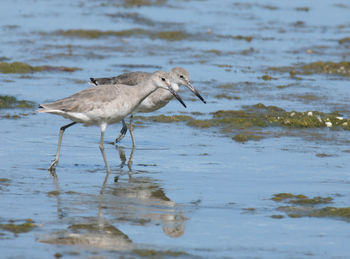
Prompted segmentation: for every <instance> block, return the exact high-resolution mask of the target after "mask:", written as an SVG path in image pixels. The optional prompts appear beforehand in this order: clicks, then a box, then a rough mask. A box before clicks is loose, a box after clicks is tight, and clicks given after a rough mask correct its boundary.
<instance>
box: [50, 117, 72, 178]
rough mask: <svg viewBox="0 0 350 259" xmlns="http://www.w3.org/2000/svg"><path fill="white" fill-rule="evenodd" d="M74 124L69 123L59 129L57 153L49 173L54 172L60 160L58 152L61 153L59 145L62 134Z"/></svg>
mask: <svg viewBox="0 0 350 259" xmlns="http://www.w3.org/2000/svg"><path fill="white" fill-rule="evenodd" d="M74 124H76V122H72V123H69V124H67V125H65V126H62V127H61V129H60V135H59V137H58V145H57V152H56V157H55V159H54V160H53V161H52V163H51V165H50V167H49V171H50V172H53V171H55V169H56V165H57V164H58V160H59V158H60V151H61V144H62V137H63V133H64V131H65V130H66V129H67V128H69V127H70V126H73V125H74Z"/></svg>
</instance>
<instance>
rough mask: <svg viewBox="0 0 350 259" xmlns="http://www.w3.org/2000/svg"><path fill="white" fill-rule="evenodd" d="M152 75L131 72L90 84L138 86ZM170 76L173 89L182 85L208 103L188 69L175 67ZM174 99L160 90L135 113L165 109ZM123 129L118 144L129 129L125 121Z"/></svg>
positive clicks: (96, 80) (99, 79) (130, 129)
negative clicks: (193, 83) (195, 85)
mask: <svg viewBox="0 0 350 259" xmlns="http://www.w3.org/2000/svg"><path fill="white" fill-rule="evenodd" d="M151 75H152V73H147V72H131V73H125V74H121V75H119V76H116V77H105V78H90V83H91V84H93V85H95V86H97V85H108V84H126V85H131V86H132V85H137V84H138V83H140V82H144V81H146V80H147V79H148V78H149V77H150V76H151ZM168 76H169V78H170V82H171V86H172V88H173V89H174V90H175V91H176V92H177V91H178V90H179V86H180V85H184V86H186V87H187V88H188V89H190V90H191V91H192V92H193V93H194V94H195V95H196V96H197V97H198V98H199V99H200V100H201V101H202V102H203V103H206V101H205V100H204V98H203V97H202V96H201V95H200V94H199V92H198V91H197V90H196V89H195V88H194V87H193V86H192V84H191V82H190V77H189V73H188V71H187V70H186V69H184V68H182V67H175V68H173V69H171V70H170V72H169V73H168ZM172 98H173V95H172V94H171V93H170V92H169V91H166V90H164V89H158V90H156V91H154V92H153V93H152V94H150V95H149V96H148V97H147V98H146V99H144V100H143V101H142V102H141V104H140V105H139V106H138V107H137V108H136V109H135V110H134V111H133V113H132V114H134V113H148V112H153V111H156V110H158V109H160V108H162V107H164V106H165V105H166V104H167V103H168V102H169V101H170V100H171V99H172ZM132 117H133V115H131V117H130V124H129V132H130V136H131V140H132V143H133V146H135V138H134V134H133V130H132ZM122 123H123V128H122V129H121V130H120V135H119V137H118V138H117V139H116V140H115V141H116V142H117V143H118V142H119V141H121V140H122V139H123V138H124V136H125V134H126V132H127V130H128V127H127V125H126V123H125V120H122Z"/></svg>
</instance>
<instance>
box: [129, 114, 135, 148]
mask: <svg viewBox="0 0 350 259" xmlns="http://www.w3.org/2000/svg"><path fill="white" fill-rule="evenodd" d="M133 117H134V116H133V115H131V116H130V123H129V127H128V128H129V132H130V136H131V141H132V147H133V148H135V147H136V142H135V138H134V130H133V127H132V119H133Z"/></svg>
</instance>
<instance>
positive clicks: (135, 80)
mask: <svg viewBox="0 0 350 259" xmlns="http://www.w3.org/2000/svg"><path fill="white" fill-rule="evenodd" d="M151 75H152V74H151V73H148V72H141V71H137V72H130V73H124V74H121V75H119V76H115V77H101V78H90V81H91V83H93V84H94V85H106V84H124V85H137V84H139V83H140V82H144V81H147V79H149V78H150V77H151Z"/></svg>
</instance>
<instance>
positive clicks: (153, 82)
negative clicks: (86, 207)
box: [38, 71, 186, 171]
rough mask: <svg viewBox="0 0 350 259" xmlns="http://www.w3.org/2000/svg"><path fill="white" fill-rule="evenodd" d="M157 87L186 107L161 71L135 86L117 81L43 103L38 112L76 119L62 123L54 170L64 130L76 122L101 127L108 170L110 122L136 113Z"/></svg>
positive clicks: (118, 120) (104, 158) (53, 163)
mask: <svg viewBox="0 0 350 259" xmlns="http://www.w3.org/2000/svg"><path fill="white" fill-rule="evenodd" d="M157 89H164V90H165V91H168V92H169V93H170V94H172V95H174V96H175V97H176V99H177V100H179V102H181V103H182V105H183V106H184V107H186V105H185V104H184V102H183V101H182V99H181V98H180V97H179V96H178V95H177V93H176V91H175V90H174V89H173V88H172V86H171V83H170V79H169V76H168V74H167V73H165V72H163V71H157V72H155V73H153V74H152V75H151V76H150V77H149V78H148V79H147V80H145V81H142V82H139V83H138V84H136V85H134V86H129V85H125V84H113V85H111V84H110V85H103V86H96V87H91V88H88V89H85V90H82V91H80V92H78V93H76V94H73V95H72V96H69V97H67V98H64V99H60V100H58V101H55V102H52V103H47V104H40V105H39V110H38V112H44V113H52V114H57V115H60V116H62V117H64V118H67V119H70V120H72V121H73V122H71V123H69V124H67V125H65V126H62V127H61V129H60V133H59V139H58V145H57V152H56V157H55V159H54V160H53V162H52V164H51V166H50V167H49V170H50V171H53V170H54V169H55V168H56V165H57V163H58V160H59V155H60V149H61V143H62V136H63V133H64V131H65V130H66V129H67V128H69V127H71V126H73V125H74V124H76V123H83V124H85V125H87V126H89V125H97V126H100V128H101V140H100V146H99V147H100V150H101V153H102V157H103V160H104V162H105V165H106V168H107V171H110V168H109V166H108V162H107V159H106V155H105V152H104V145H103V137H104V132H105V130H106V128H107V125H108V124H114V123H118V122H120V121H121V120H123V119H124V118H125V117H126V116H127V115H129V114H130V113H132V112H133V111H134V110H135V109H136V108H137V107H138V106H139V105H140V103H141V102H142V101H143V100H144V99H145V98H146V97H147V96H148V95H150V94H152V93H153V92H154V91H156V90H157Z"/></svg>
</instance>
